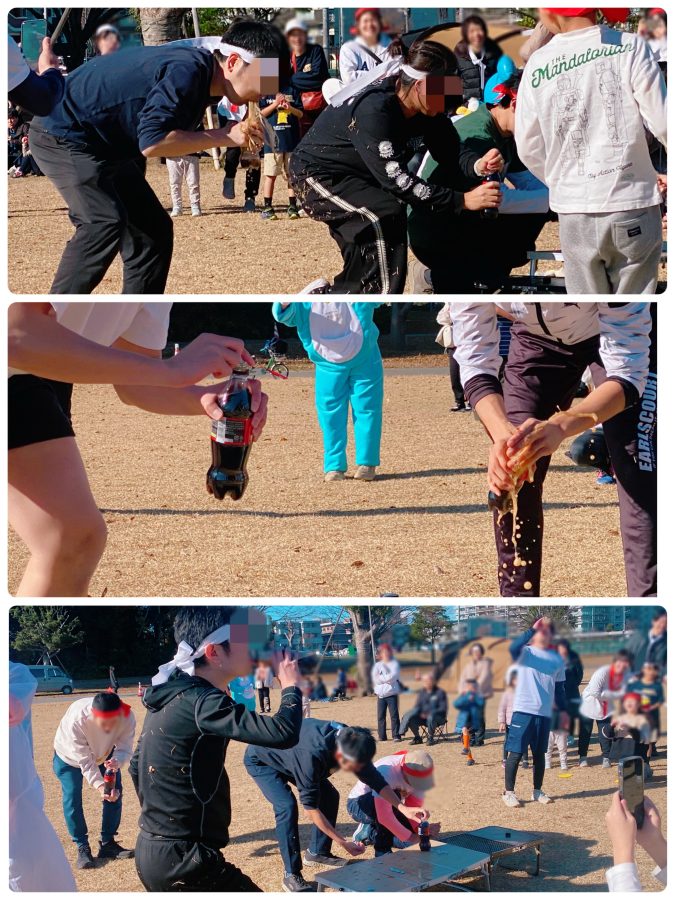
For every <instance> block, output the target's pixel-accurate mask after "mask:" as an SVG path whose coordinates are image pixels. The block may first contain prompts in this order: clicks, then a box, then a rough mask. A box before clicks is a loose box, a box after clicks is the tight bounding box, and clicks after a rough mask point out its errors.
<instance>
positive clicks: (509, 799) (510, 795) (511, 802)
mask: <svg viewBox="0 0 675 900" xmlns="http://www.w3.org/2000/svg"><path fill="white" fill-rule="evenodd" d="M502 800H503V801H504V803H505V805H506V806H509V807H511V809H515V808H516V807H517V806H522V803H521V802H520V800H519V799H518V798H517V797H516V794H515V791H504V793H503V794H502Z"/></svg>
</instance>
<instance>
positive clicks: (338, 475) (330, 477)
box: [323, 472, 345, 481]
mask: <svg viewBox="0 0 675 900" xmlns="http://www.w3.org/2000/svg"><path fill="white" fill-rule="evenodd" d="M323 480H324V481H344V480H345V473H344V472H326V474H325V475H324V476H323Z"/></svg>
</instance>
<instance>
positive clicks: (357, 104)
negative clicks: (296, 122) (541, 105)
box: [291, 78, 464, 212]
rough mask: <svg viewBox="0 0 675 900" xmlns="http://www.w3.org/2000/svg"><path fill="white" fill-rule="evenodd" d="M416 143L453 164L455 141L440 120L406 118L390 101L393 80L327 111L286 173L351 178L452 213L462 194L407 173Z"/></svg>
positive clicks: (410, 201)
mask: <svg viewBox="0 0 675 900" xmlns="http://www.w3.org/2000/svg"><path fill="white" fill-rule="evenodd" d="M414 138H422V140H423V141H424V145H425V146H426V148H427V149H428V150H429V152H430V153H431V155H432V156H433V158H434V159H435V160H436V161H437V162H439V163H447V164H448V165H450V166H453V165H454V166H457V165H458V152H459V139H458V137H457V132H456V131H455V129H454V128H453V127H452V122H451V121H450V120H449V119H448V118H447V117H446V116H444V115H437V116H424V115H421V114H420V115H416V116H412V117H411V118H409V119H407V118H406V117H405V116H404V115H403V110H402V108H401V105H400V103H399V102H398V98H397V96H396V79H395V78H388V79H387V80H386V81H384V82H382V83H381V84H379V85H377V86H375V87H372V88H366V90H365V91H363V93H362V94H359V95H358V96H357V97H356V98H354V100H353V101H352V102H351V103H344V104H343V105H342V106H328V108H327V109H325V110H324V111H323V112H322V113H321V115H320V116H319V118H318V119H317V120H316V122H315V123H314V125H313V126H312V127H311V128H310V130H309V131H308V132H307V134H306V135H305V137H304V138H303V139H302V140H301V141H300V143H299V144H298V146H297V148H296V150H295V151H294V153H293V161H292V163H291V171H292V172H293V174H294V175H295V177H296V178H298V179H300V178H302V177H303V176H304V177H306V176H307V175H309V176H313V177H315V178H316V179H317V180H319V181H321V182H325V183H327V184H330V185H331V186H333V187H334V188H335V189H336V191H337V193H338V194H339V182H340V181H341V180H342V179H346V178H349V179H354V178H357V179H359V180H360V181H363V182H364V183H366V184H368V185H371V186H374V187H379V188H380V189H381V190H383V191H385V192H387V193H389V194H392V195H393V196H394V197H396V199H397V200H399V201H400V202H401V203H404V204H409V205H410V206H413V207H415V206H419V207H421V208H424V209H429V210H434V211H436V210H444V211H456V212H459V210H460V209H461V208H462V207H463V205H464V195H463V194H459V193H456V192H455V191H453V190H452V189H451V188H447V187H442V186H440V185H433V186H431V185H428V184H427V183H426V182H425V181H422V179H421V178H417V176H416V175H413V174H411V173H410V172H408V168H407V166H408V161H409V158H410V151H409V146H408V145H409V142H410V141H411V140H413V139H414Z"/></svg>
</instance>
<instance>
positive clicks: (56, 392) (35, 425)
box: [7, 375, 75, 450]
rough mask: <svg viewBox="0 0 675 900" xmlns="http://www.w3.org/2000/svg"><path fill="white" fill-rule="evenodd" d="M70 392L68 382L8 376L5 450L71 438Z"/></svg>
mask: <svg viewBox="0 0 675 900" xmlns="http://www.w3.org/2000/svg"><path fill="white" fill-rule="evenodd" d="M72 394H73V386H72V384H70V383H69V382H65V381H52V380H51V379H49V378H38V377H37V375H12V376H11V378H9V380H8V382H7V408H8V414H9V421H8V425H7V431H8V436H9V449H10V450H16V449H17V448H18V447H27V446H28V445H29V444H39V443H41V442H42V441H51V440H54V439H55V438H65V437H74V436H75V432H74V431H73V425H72V422H71V420H70V403H71V398H72Z"/></svg>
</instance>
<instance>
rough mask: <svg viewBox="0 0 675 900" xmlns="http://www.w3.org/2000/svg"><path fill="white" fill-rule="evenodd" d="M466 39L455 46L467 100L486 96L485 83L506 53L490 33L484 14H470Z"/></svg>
mask: <svg viewBox="0 0 675 900" xmlns="http://www.w3.org/2000/svg"><path fill="white" fill-rule="evenodd" d="M461 30H462V39H461V41H460V42H459V43H458V44H457V46H456V47H455V56H456V57H457V65H458V67H459V74H460V76H461V78H462V84H463V86H464V100H465V101H468V100H470V99H471V98H472V97H475V98H476V99H477V100H482V99H483V91H484V89H485V85H486V84H487V82H488V79H490V78H491V77H492V76H493V75H494V74H495V73H496V71H497V62H498V60H499V57H500V56H502V50H501V47H500V46H499V44H497V43H496V42H495V41H493V40H492V39H491V38H489V37H488V30H487V25H486V24H485V20H484V19H481V17H480V16H467V17H466V19H464V21H463V22H462V29H461Z"/></svg>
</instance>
